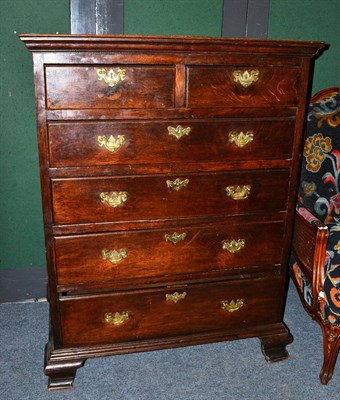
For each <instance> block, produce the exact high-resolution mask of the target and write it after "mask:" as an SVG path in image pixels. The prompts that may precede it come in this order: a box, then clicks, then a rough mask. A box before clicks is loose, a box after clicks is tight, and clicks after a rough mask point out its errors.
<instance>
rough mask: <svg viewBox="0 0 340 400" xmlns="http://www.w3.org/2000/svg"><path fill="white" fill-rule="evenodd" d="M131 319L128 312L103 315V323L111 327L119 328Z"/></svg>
mask: <svg viewBox="0 0 340 400" xmlns="http://www.w3.org/2000/svg"><path fill="white" fill-rule="evenodd" d="M130 317H131V313H130V312H129V311H122V312H115V313H106V314H105V315H104V319H105V322H107V323H108V324H111V325H115V326H119V325H122V324H123V323H124V322H126V321H127V320H128V319H129V318H130Z"/></svg>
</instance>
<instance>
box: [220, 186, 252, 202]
mask: <svg viewBox="0 0 340 400" xmlns="http://www.w3.org/2000/svg"><path fill="white" fill-rule="evenodd" d="M250 189H251V185H244V186H227V187H226V188H225V191H226V194H227V196H228V197H231V198H232V199H233V200H245V199H246V198H247V197H248V196H249V194H250Z"/></svg>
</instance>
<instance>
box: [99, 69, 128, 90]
mask: <svg viewBox="0 0 340 400" xmlns="http://www.w3.org/2000/svg"><path fill="white" fill-rule="evenodd" d="M97 75H98V80H99V81H101V80H104V82H105V83H107V84H108V86H110V87H114V86H115V85H116V84H117V83H118V82H119V81H123V80H124V79H125V77H126V70H125V69H121V68H118V69H116V71H114V70H113V69H112V68H111V69H109V70H108V71H107V70H106V68H98V69H97Z"/></svg>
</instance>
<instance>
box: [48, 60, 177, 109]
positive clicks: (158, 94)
mask: <svg viewBox="0 0 340 400" xmlns="http://www.w3.org/2000/svg"><path fill="white" fill-rule="evenodd" d="M45 76H46V97H47V98H46V103H47V104H46V107H47V109H51V110H57V109H91V108H145V109H148V108H171V107H173V106H174V82H175V81H174V77H175V68H174V67H173V66H145V65H128V66H121V65H71V66H69V65H60V66H59V65H48V66H46V68H45ZM70 88H72V90H70Z"/></svg>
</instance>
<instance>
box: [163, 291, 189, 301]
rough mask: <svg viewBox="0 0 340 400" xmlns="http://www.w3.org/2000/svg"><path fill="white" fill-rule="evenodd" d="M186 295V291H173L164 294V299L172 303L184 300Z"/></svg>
mask: <svg viewBox="0 0 340 400" xmlns="http://www.w3.org/2000/svg"><path fill="white" fill-rule="evenodd" d="M186 295H187V292H183V293H178V292H175V293H173V294H166V295H165V299H166V301H172V302H173V303H177V302H178V301H180V300H184V299H185V297H186Z"/></svg>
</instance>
